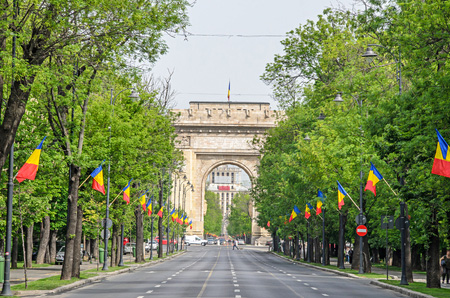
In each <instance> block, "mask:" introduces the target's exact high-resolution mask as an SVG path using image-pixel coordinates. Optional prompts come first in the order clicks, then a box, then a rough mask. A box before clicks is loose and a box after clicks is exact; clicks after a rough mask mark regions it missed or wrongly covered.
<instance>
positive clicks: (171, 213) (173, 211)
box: [170, 207, 175, 221]
mask: <svg viewBox="0 0 450 298" xmlns="http://www.w3.org/2000/svg"><path fill="white" fill-rule="evenodd" d="M174 213H175V207H173V210H172V211H170V215H172V221H173V220H174V218H173V214H174Z"/></svg>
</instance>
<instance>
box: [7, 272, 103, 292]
mask: <svg viewBox="0 0 450 298" xmlns="http://www.w3.org/2000/svg"><path fill="white" fill-rule="evenodd" d="M96 275H97V274H93V273H84V272H81V274H80V278H75V277H73V278H72V279H71V280H60V278H61V276H60V275H55V276H51V277H47V278H43V279H38V280H34V281H30V282H28V288H26V289H25V283H21V284H18V285H14V286H12V287H11V290H12V291H35V290H53V289H56V288H58V287H61V286H64V285H68V284H71V283H74V282H76V281H78V280H82V279H87V278H90V277H93V276H96Z"/></svg>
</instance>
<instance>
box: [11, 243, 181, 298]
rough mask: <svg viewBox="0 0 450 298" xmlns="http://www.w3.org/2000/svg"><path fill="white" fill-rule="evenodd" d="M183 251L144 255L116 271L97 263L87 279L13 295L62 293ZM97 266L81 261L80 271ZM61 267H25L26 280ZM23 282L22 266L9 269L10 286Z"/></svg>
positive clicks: (56, 272) (167, 258) (34, 278)
mask: <svg viewBox="0 0 450 298" xmlns="http://www.w3.org/2000/svg"><path fill="white" fill-rule="evenodd" d="M184 253H185V251H179V253H177V254H175V255H171V256H168V257H165V258H163V259H157V260H154V261H149V260H148V257H146V259H145V260H146V263H144V264H125V266H126V267H125V268H123V269H121V270H117V271H112V272H107V271H102V268H103V264H99V265H98V272H95V273H97V274H98V275H97V276H95V277H91V278H88V279H83V280H79V281H76V282H74V283H71V284H68V285H65V286H61V287H58V288H56V289H53V290H39V291H13V293H14V295H15V296H20V297H37V296H40V295H43V294H50V295H51V294H57V293H62V292H66V291H69V290H71V289H74V288H77V287H80V286H82V285H85V284H89V283H92V282H95V281H98V280H102V279H104V278H105V277H107V276H110V275H116V274H121V273H125V272H130V271H134V270H136V269H137V268H140V267H146V266H151V265H153V264H157V263H160V262H164V261H165V260H170V259H173V258H176V257H178V256H181V255H183V254H184ZM129 261H130V260H129V259H128V258H124V262H129ZM96 268H97V263H94V264H90V263H89V262H83V264H82V265H81V268H80V270H81V271H85V270H89V269H96ZM61 269H62V265H51V266H48V267H42V268H28V269H27V280H28V282H31V281H34V280H38V279H42V278H47V277H50V276H54V275H60V274H61ZM24 282H25V272H24V270H23V268H21V269H11V271H10V283H11V286H13V285H16V284H20V283H24Z"/></svg>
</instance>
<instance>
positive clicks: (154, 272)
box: [145, 271, 155, 273]
mask: <svg viewBox="0 0 450 298" xmlns="http://www.w3.org/2000/svg"><path fill="white" fill-rule="evenodd" d="M145 273H155V271H147V272H145Z"/></svg>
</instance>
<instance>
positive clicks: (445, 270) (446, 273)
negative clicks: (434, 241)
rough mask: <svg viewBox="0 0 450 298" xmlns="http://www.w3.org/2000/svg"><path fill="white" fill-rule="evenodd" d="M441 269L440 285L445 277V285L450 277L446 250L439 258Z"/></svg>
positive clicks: (449, 262)
mask: <svg viewBox="0 0 450 298" xmlns="http://www.w3.org/2000/svg"><path fill="white" fill-rule="evenodd" d="M440 261H441V268H442V283H444V281H445V277H447V283H448V280H449V275H450V249H449V250H447V254H446V255H444V256H442V258H441V260H440Z"/></svg>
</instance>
